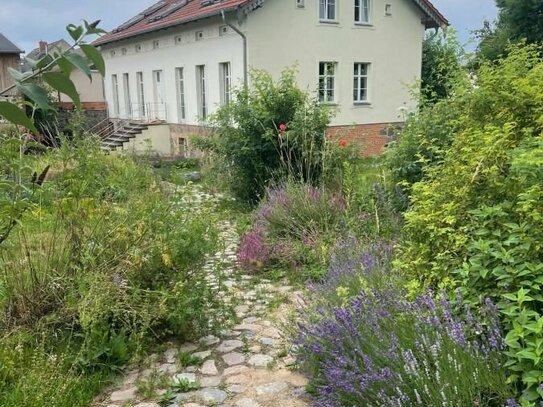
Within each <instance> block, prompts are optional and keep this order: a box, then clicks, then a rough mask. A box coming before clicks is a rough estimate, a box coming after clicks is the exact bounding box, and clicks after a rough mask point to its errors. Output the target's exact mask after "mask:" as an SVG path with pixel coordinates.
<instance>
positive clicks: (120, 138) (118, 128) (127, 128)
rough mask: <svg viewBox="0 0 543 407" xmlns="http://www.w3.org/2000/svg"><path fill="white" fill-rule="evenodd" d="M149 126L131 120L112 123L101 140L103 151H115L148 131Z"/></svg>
mask: <svg viewBox="0 0 543 407" xmlns="http://www.w3.org/2000/svg"><path fill="white" fill-rule="evenodd" d="M148 127H149V125H148V124H145V123H140V122H136V121H131V120H125V121H118V122H112V123H110V125H109V127H108V130H107V131H106V132H104V133H103V135H102V137H101V139H102V142H101V145H102V150H104V151H113V150H115V149H117V147H121V146H123V145H124V144H125V143H127V142H129V141H130V140H131V139H133V138H135V137H136V136H138V135H140V134H141V133H142V132H143V131H144V130H147V128H148Z"/></svg>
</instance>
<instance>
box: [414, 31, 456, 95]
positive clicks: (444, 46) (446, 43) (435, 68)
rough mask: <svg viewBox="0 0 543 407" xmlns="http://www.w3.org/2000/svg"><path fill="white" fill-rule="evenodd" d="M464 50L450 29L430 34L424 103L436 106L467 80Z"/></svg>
mask: <svg viewBox="0 0 543 407" xmlns="http://www.w3.org/2000/svg"><path fill="white" fill-rule="evenodd" d="M464 59H466V55H465V53H464V49H463V48H462V46H461V45H460V43H459V42H458V38H457V36H456V32H455V31H454V30H453V29H451V28H449V29H446V30H439V31H438V32H436V33H428V34H427V35H426V37H425V38H424V43H423V47H422V75H421V78H422V84H421V96H422V103H423V104H426V103H430V104H431V103H435V102H436V101H438V100H440V99H444V98H447V97H449V96H451V95H452V93H453V92H454V89H455V87H456V86H458V85H459V84H460V83H461V82H462V81H465V79H466V72H465V70H464V69H463V68H462V60H464Z"/></svg>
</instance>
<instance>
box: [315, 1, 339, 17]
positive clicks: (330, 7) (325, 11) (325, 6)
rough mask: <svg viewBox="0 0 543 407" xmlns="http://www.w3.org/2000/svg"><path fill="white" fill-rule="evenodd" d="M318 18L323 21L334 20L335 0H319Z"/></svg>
mask: <svg viewBox="0 0 543 407" xmlns="http://www.w3.org/2000/svg"><path fill="white" fill-rule="evenodd" d="M319 20H320V21H324V22H336V20H337V4H336V0H320V7H319Z"/></svg>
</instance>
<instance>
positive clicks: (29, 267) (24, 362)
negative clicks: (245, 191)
mask: <svg viewBox="0 0 543 407" xmlns="http://www.w3.org/2000/svg"><path fill="white" fill-rule="evenodd" d="M4 151H5V150H4ZM8 164H9V165H6V166H5V167H4V168H6V167H9V168H8V169H7V170H6V169H4V171H5V172H4V173H10V171H11V173H13V174H16V175H21V174H23V173H22V172H21V171H20V168H26V167H29V168H30V171H27V170H25V171H27V172H25V173H24V174H25V175H24V176H25V177H26V176H27V175H26V174H27V173H28V174H31V173H32V171H31V169H32V168H34V167H36V168H44V167H45V166H47V165H48V166H50V168H51V171H50V172H49V174H48V179H47V180H46V181H45V183H44V184H43V186H42V188H41V189H39V190H36V191H31V192H32V194H28V195H24V196H23V195H21V196H22V198H23V199H24V200H25V201H24V204H25V205H24V208H25V210H24V211H23V212H21V213H20V215H17V216H18V222H17V225H16V227H15V228H13V230H12V232H11V234H10V235H9V236H8V238H7V239H6V240H5V241H4V242H3V244H2V245H1V246H0V270H1V272H0V321H1V322H0V335H1V338H2V339H0V348H4V347H6V350H5V351H4V352H0V366H1V367H0V376H2V377H4V378H6V383H5V385H2V386H0V404H1V405H22V406H26V405H28V406H30V405H45V404H51V405H55V406H63V407H64V406H71V405H74V404H73V403H76V404H77V405H85V404H87V403H88V402H89V401H90V399H91V398H92V396H93V394H94V393H95V392H96V391H97V390H98V389H99V388H100V386H101V385H103V381H104V380H105V379H107V377H108V376H109V374H110V373H111V372H112V371H117V370H118V369H120V368H122V367H123V366H124V365H125V364H126V363H127V362H128V361H130V360H131V359H135V358H138V357H139V356H142V355H143V354H144V353H145V351H146V349H147V346H148V344H149V343H156V341H157V340H161V339H164V338H168V337H170V336H174V337H176V338H179V339H183V338H187V337H192V336H194V335H199V334H200V333H204V332H208V331H209V329H210V322H209V321H210V318H212V317H213V315H212V311H211V312H210V310H220V308H221V307H222V304H221V302H220V299H218V298H217V296H216V295H214V294H213V293H212V292H211V290H210V289H209V287H208V285H207V283H206V281H205V274H204V273H202V272H201V271H200V270H201V266H203V263H204V261H205V258H206V255H207V254H208V253H214V252H215V251H216V250H217V249H216V244H217V241H216V238H217V232H216V229H215V227H214V226H213V225H214V223H215V218H214V211H215V208H214V207H213V206H210V205H202V206H201V207H200V208H190V210H189V208H188V207H187V206H186V205H185V204H183V202H184V200H186V199H188V200H191V199H192V198H190V196H187V195H191V194H193V191H192V190H190V189H189V188H186V189H184V191H183V192H178V193H176V194H174V195H171V194H166V193H165V192H164V191H162V190H161V189H160V188H159V185H158V183H157V181H156V180H155V177H154V175H153V171H152V169H151V168H150V167H148V166H144V165H138V164H136V163H135V162H134V161H132V160H131V159H130V158H123V157H114V156H106V155H103V154H102V153H101V152H100V150H99V148H98V146H97V145H96V143H95V142H93V141H91V140H83V139H78V138H75V139H74V141H73V143H65V144H64V145H63V146H62V148H60V149H58V150H53V151H49V152H47V153H46V154H44V155H43V156H40V157H27V156H24V155H19V154H18V152H17V151H16V150H15V149H14V150H13V155H12V160H11V161H8ZM194 193H196V191H194ZM15 199H19V198H18V196H16V195H13V194H12V193H11V190H10V191H8V192H4V191H0V201H2V202H7V203H9V202H17V201H16V200H15ZM17 205H19V203H17ZM21 207H22V206H21ZM20 332H32V334H30V335H29V336H30V338H29V339H25V340H23V339H17V338H18V337H19V336H18V334H19V333H20ZM5 338H11V339H5ZM13 338H15V339H13ZM37 338H42V339H41V341H38V340H37ZM36 344H40V346H41V347H40V348H37V345H36ZM16 349H21V350H22V352H23V354H25V355H26V354H27V353H31V352H34V350H35V355H34V356H32V357H28V358H26V357H25V358H22V359H21V358H19V359H17V352H18V351H17V350H16ZM33 349H34V350H33ZM51 354H54V355H56V356H55V357H58V360H59V361H61V363H57V364H49V365H45V364H43V365H40V364H36V363H34V362H33V358H34V359H36V360H42V359H46V358H48V357H49V355H51ZM13 360H18V363H13V362H12V361H13ZM21 372H23V373H21ZM25 377H30V378H34V380H36V386H39V387H40V388H41V389H42V390H39V389H35V391H30V390H28V386H29V383H28V382H27V380H26V379H25ZM8 379H9V380H8ZM51 380H60V381H63V382H64V383H65V384H66V386H57V387H56V388H55V387H54V386H53V384H52V382H51ZM21 389H26V390H27V392H28V395H27V396H26V397H25V396H24V394H22V393H21V391H20V390H21ZM77 392H81V394H80V395H77V394H76V393H77ZM70 395H71V396H72V398H73V400H71V401H70ZM13 400H17V403H15V402H14V401H13ZM72 402H73V403H72ZM10 403H11V404H10Z"/></svg>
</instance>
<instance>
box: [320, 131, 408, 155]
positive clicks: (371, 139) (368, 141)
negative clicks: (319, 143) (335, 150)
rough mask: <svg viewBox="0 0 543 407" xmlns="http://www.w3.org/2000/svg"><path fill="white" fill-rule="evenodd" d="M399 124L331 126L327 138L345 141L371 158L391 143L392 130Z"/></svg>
mask: <svg viewBox="0 0 543 407" xmlns="http://www.w3.org/2000/svg"><path fill="white" fill-rule="evenodd" d="M399 125H401V124H400V123H374V124H353V125H350V126H331V127H329V128H328V133H327V136H328V137H329V138H331V139H332V140H338V141H339V140H346V141H347V143H349V144H354V145H356V146H357V147H358V148H360V153H361V154H362V155H363V156H366V157H371V156H376V155H380V154H382V153H383V151H384V148H385V145H386V144H388V143H389V142H391V141H392V137H391V136H392V129H393V128H395V127H398V126H399Z"/></svg>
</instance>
